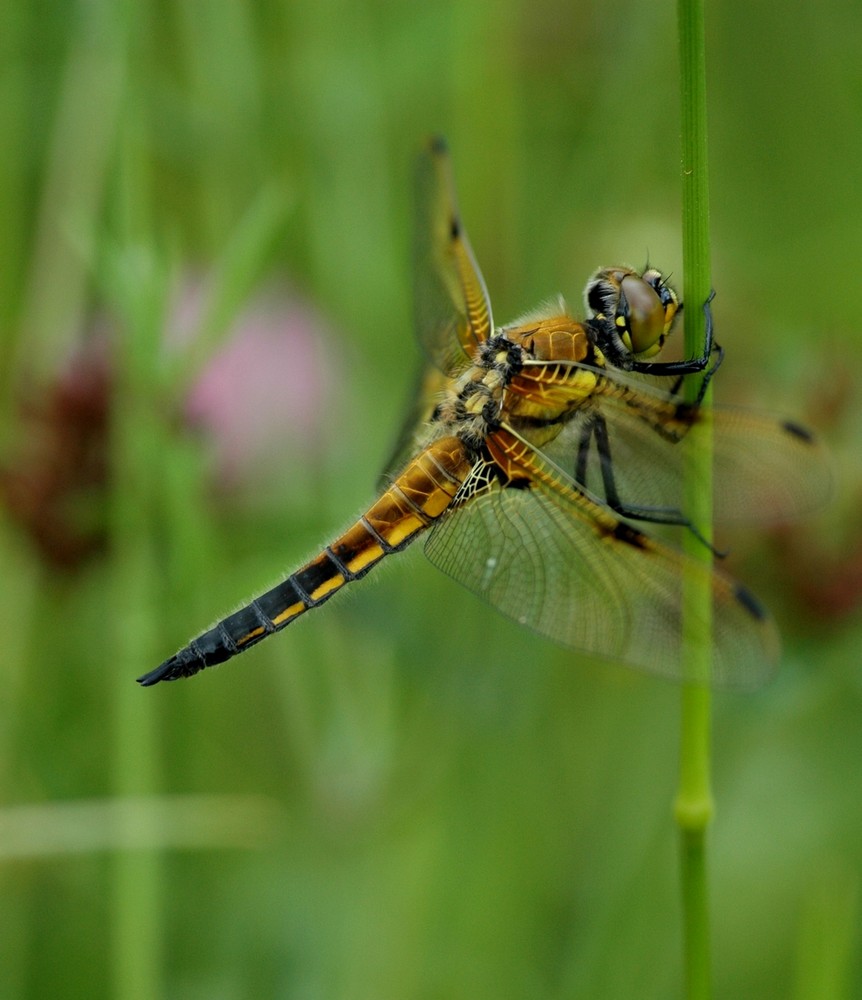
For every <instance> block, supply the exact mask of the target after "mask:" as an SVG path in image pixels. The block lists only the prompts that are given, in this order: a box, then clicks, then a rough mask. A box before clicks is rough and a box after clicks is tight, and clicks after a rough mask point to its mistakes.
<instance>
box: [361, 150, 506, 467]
mask: <svg viewBox="0 0 862 1000" xmlns="http://www.w3.org/2000/svg"><path fill="white" fill-rule="evenodd" d="M415 210H416V218H415V223H414V224H415V230H414V291H413V295H414V323H415V327H416V335H417V338H418V340H419V344H420V346H421V348H422V351H423V355H424V361H423V364H422V366H421V367H420V369H419V371H418V373H417V375H416V378H415V381H414V391H413V394H412V396H411V404H410V406H409V407H408V411H407V413H406V415H405V418H404V422H403V424H402V427H401V430H400V431H399V434H398V437H397V439H396V442H395V445H394V447H393V449H392V453H391V455H390V457H389V460H388V461H387V462H386V465H385V466H384V470H383V473H382V474H381V476H380V480H379V482H380V483H385V482H387V481H388V480H390V479H391V478H392V476H393V475H396V474H397V473H398V472H400V470H401V468H402V467H403V466H404V465H405V463H406V462H407V461H408V460H409V458H410V457H411V456H412V455H413V454H414V452H415V450H416V448H417V447H419V446H420V444H421V441H422V436H423V426H424V424H425V423H426V422H427V420H428V419H429V418H430V416H431V413H432V411H433V409H434V407H435V405H436V404H437V401H438V397H439V394H440V392H441V390H442V389H443V388H444V386H445V385H446V377H448V376H451V375H452V374H453V373H454V372H455V371H456V370H457V369H458V368H459V367H461V366H462V365H463V364H464V363H465V362H467V361H468V360H469V356H470V354H471V353H472V350H473V349H474V348H476V347H477V346H478V345H479V344H480V343H482V341H484V340H487V338H488V337H489V336H490V335H491V333H492V331H493V318H492V315H491V303H490V300H489V299H488V292H487V291H486V289H485V281H484V279H483V278H482V274H481V272H480V270H479V266H478V264H477V263H476V260H475V258H474V256H473V251H472V250H471V248H470V243H469V240H468V239H467V233H466V231H465V230H464V227H463V225H462V223H461V218H460V215H459V213H458V205H457V200H456V196H455V184H454V181H453V178H452V165H451V162H450V159H449V151H448V149H447V147H446V142H445V140H443V139H442V138H435V139H432V140H431V141H430V142H429V143H428V145H427V146H426V147H425V149H423V150H422V152H421V153H420V155H419V157H418V160H417V164H416V209H415ZM441 373H442V374H441Z"/></svg>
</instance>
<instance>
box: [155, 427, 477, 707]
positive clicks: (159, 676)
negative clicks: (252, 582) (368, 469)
mask: <svg viewBox="0 0 862 1000" xmlns="http://www.w3.org/2000/svg"><path fill="white" fill-rule="evenodd" d="M471 466H472V460H471V457H470V455H469V454H468V450H467V448H466V447H465V445H464V443H463V442H462V441H461V440H459V439H458V438H456V437H446V438H441V439H440V440H438V441H435V442H434V443H432V444H431V445H429V446H428V447H427V448H426V449H425V450H424V451H422V452H421V453H420V454H419V455H418V456H417V457H416V458H414V459H413V461H412V462H410V464H409V465H408V466H407V468H406V469H404V471H403V472H402V473H401V475H400V476H398V478H397V479H396V480H395V482H394V483H393V484H392V485H391V486H390V487H389V489H387V490H386V492H385V493H383V495H382V496H381V497H380V499H379V500H378V501H377V502H376V503H375V504H374V505H373V506H372V507H370V508H369V509H368V510H367V511H366V512H365V514H363V516H362V517H361V518H360V519H359V520H358V521H357V522H356V523H355V524H354V525H352V526H351V527H350V528H348V529H347V531H345V532H344V534H343V535H341V536H340V537H338V538H337V539H336V540H335V541H334V542H332V544H331V545H327V547H326V548H325V549H324V550H323V551H322V552H321V553H320V554H319V555H318V556H316V557H315V558H314V559H312V560H311V561H310V562H308V563H306V565H305V566H303V567H302V568H301V569H298V570H297V571H296V572H295V573H292V574H291V575H290V576H289V577H288V578H287V579H286V580H283V581H282V582H281V583H279V584H278V585H277V586H275V587H273V588H272V590H268V591H267V592H266V593H265V594H262V595H261V596H260V597H257V598H255V600H253V601H251V602H250V603H249V604H247V605H246V606H245V607H244V608H240V610H239V611H236V612H234V613H233V614H232V615H228V616H227V618H224V619H222V621H220V622H219V623H218V624H217V625H214V626H213V628H211V629H210V630H209V631H208V632H204V633H203V634H202V635H199V636H198V637H197V638H196V639H193V640H192V641H191V642H190V643H189V644H188V646H185V647H184V648H183V649H181V650H180V651H179V652H178V653H175V654H174V656H172V657H171V658H170V659H169V660H166V661H165V662H164V663H163V664H162V665H161V666H159V667H157V668H156V669H155V670H153V671H151V672H150V673H148V674H145V675H144V676H143V677H139V678H138V681H139V683H140V684H143V685H144V686H145V687H149V686H150V685H152V684H158V682H159V681H172V680H177V679H178V678H180V677H191V676H192V675H193V674H196V673H197V672H198V671H200V670H203V669H204V668H205V667H211V666H214V665H215V664H217V663H224V661H225V660H229V659H230V658H231V657H232V656H236V655H237V653H242V652H244V651H245V650H246V649H250V648H251V647H252V646H254V645H255V643H258V642H260V641H261V639H265V638H266V637H267V636H268V635H272V633H273V632H278V631H280V630H281V629H283V628H285V627H286V626H287V625H289V624H290V623H291V622H292V621H293V620H294V619H295V618H298V617H299V616H300V615H302V614H304V613H305V612H306V611H310V610H311V609H312V608H316V607H319V606H320V605H321V604H323V603H324V602H325V601H328V600H329V598H330V597H332V596H333V594H336V593H337V592H338V591H339V590H341V588H342V587H344V586H346V585H347V584H348V583H352V582H353V581H354V580H359V579H361V578H362V577H363V576H365V574H366V573H367V572H368V571H369V570H370V569H371V568H372V567H373V566H376V565H377V563H378V562H380V560H381V559H382V558H383V557H384V556H387V555H391V554H392V553H393V552H398V551H399V550H400V549H403V548H405V547H406V546H407V545H409V544H410V543H411V542H412V541H413V539H414V538H416V536H417V535H419V534H420V533H421V532H423V531H424V530H425V529H426V528H427V527H428V526H429V525H430V524H431V523H432V522H433V521H434V520H436V519H437V518H438V517H440V515H441V514H443V513H444V512H445V510H446V509H447V508H448V506H449V504H450V503H451V502H452V498H453V497H454V496H455V494H456V493H457V492H458V488H459V487H460V485H461V483H462V482H463V481H464V479H465V478H466V477H467V474H468V472H469V471H470V468H471Z"/></svg>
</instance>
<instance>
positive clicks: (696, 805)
mask: <svg viewBox="0 0 862 1000" xmlns="http://www.w3.org/2000/svg"><path fill="white" fill-rule="evenodd" d="M677 12H678V28H679V54H680V56H679V58H680V91H681V92H680V106H681V114H682V195H683V198H682V205H683V266H684V271H685V283H684V290H683V291H684V300H685V302H686V303H687V304H688V308H687V310H686V323H685V338H686V356H687V357H694V356H696V355H697V354H698V353H699V352H700V351H701V349H702V345H703V339H704V332H705V316H704V314H703V311H702V310H701V309H700V308H699V307H698V306H699V304H701V303H703V302H705V301H706V300H707V298H708V296H709V293H710V254H709V177H708V173H707V141H706V55H705V40H704V17H703V0H678V7H677ZM691 388H692V391H696V388H697V387H696V386H692V387H691ZM707 402H708V398H707ZM692 465H693V466H695V467H693V468H691V469H690V470H689V471H690V475H688V476H687V477H686V493H685V505H686V510H687V511H688V513H689V516H690V517H691V518H692V520H693V521H694V522H695V523H696V524H697V525H698V526H699V528H700V530H701V531H702V532H703V534H704V535H706V537H707V538H709V537H710V534H709V531H708V529H709V526H710V525H711V523H712V509H711V508H712V489H711V467H712V450H711V448H710V447H709V446H706V447H704V448H703V449H701V450H700V451H699V453H698V454H697V455H695V456H693V458H692ZM695 484H697V485H695ZM686 550H687V552H688V553H689V555H690V556H691V557H692V558H693V559H697V560H701V561H706V560H709V559H711V553H709V551H708V550H707V549H706V547H705V546H703V545H702V544H701V543H700V542H699V541H698V540H697V539H696V538H694V536H693V535H691V533H688V537H687V538H686ZM711 602H712V597H711V593H710V589H709V587H708V584H707V583H706V582H703V583H701V582H696V581H695V580H694V579H687V580H686V581H685V590H684V596H683V643H684V652H683V655H684V657H685V666H686V670H687V672H688V673H689V675H690V676H692V677H701V678H702V677H708V676H709V674H710V659H711V649H712V641H711V635H710V631H711V630H710V629H709V628H708V627H706V628H705V627H704V623H709V622H710V621H711V607H712V603H711ZM695 623H697V624H695ZM710 737H711V697H710V692H709V689H708V687H706V686H705V685H703V684H695V683H692V684H686V685H685V686H684V688H683V693H682V721H681V730H680V778H679V789H678V792H677V798H676V804H675V816H676V822H677V826H678V828H679V850H680V879H681V888H682V917H683V936H684V941H683V963H684V969H685V982H686V994H685V995H686V997H687V998H688V1000H705V998H708V997H709V996H710V995H711V961H710V921H709V884H708V877H707V839H706V833H707V829H708V827H709V824H710V821H711V819H712V815H713V811H714V810H713V799H712V789H711V783H710Z"/></svg>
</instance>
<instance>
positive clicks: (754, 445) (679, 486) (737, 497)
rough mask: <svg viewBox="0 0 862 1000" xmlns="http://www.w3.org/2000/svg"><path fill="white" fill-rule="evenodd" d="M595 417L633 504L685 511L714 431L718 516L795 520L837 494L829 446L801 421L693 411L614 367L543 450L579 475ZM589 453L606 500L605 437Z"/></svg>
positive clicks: (593, 483) (624, 496) (589, 474)
mask: <svg viewBox="0 0 862 1000" xmlns="http://www.w3.org/2000/svg"><path fill="white" fill-rule="evenodd" d="M570 367H575V368H577V367H580V366H570ZM527 374H529V368H528V369H527ZM597 416H600V417H601V418H602V419H603V420H604V422H605V425H606V427H607V438H608V440H607V444H608V449H607V453H606V455H605V463H606V465H607V464H608V460H609V467H610V470H611V473H612V475H613V479H614V482H615V484H616V488H617V494H618V497H619V499H620V500H621V501H622V502H623V504H625V505H626V506H631V505H635V506H642V507H656V508H672V509H676V510H681V511H684V510H685V501H684V492H683V490H684V477H685V475H686V472H685V469H686V463H687V458H688V456H689V455H690V454H691V453H692V452H693V451H695V452H700V451H701V450H702V449H703V448H704V447H705V446H706V444H705V439H706V437H707V436H708V434H709V432H711V435H712V448H713V504H714V516H715V519H716V520H717V521H722V522H732V521H748V522H752V523H779V522H782V521H787V520H790V519H792V518H794V517H797V516H799V515H800V514H803V513H805V512H807V511H811V510H814V509H816V508H817V507H818V506H820V505H822V504H823V503H825V501H826V500H827V499H828V497H829V494H830V492H831V488H832V473H831V468H830V463H829V460H828V455H827V453H826V450H825V449H824V448H823V446H822V445H821V444H820V442H819V441H818V440H817V439H816V437H815V436H814V435H813V433H812V432H811V431H809V430H807V429H806V428H804V427H802V426H800V425H799V424H796V423H795V422H793V421H789V420H784V419H782V418H780V417H775V416H772V415H769V414H761V413H756V412H752V411H748V410H743V409H733V408H730V407H714V408H707V407H700V408H697V409H691V408H689V407H686V406H685V405H684V404H682V403H681V400H680V398H679V397H678V396H673V395H670V394H668V393H666V392H663V391H661V390H660V389H657V388H653V387H652V386H649V385H645V384H641V383H640V382H639V381H638V380H636V379H633V378H628V377H626V376H625V375H622V374H620V373H617V372H614V371H608V372H607V373H606V375H605V376H604V377H603V378H602V379H601V380H600V383H599V385H598V387H597V389H596V391H595V392H594V393H593V395H592V397H591V398H590V400H589V401H588V402H587V404H586V405H585V406H584V407H583V408H582V409H581V410H578V411H575V413H574V414H573V416H572V419H571V420H570V421H569V422H568V423H566V424H565V425H563V427H562V429H561V431H560V433H559V434H558V435H557V436H556V437H555V438H553V439H552V440H549V441H547V442H545V443H544V444H543V445H542V446H541V451H542V453H543V454H544V455H546V456H547V457H548V458H549V459H550V460H551V461H552V462H553V463H554V465H556V466H558V467H559V468H561V469H562V470H563V471H565V472H566V473H568V475H570V476H574V475H575V471H576V468H577V461H578V456H579V454H580V453H581V449H582V447H583V443H584V440H585V435H589V431H590V426H591V424H592V422H594V421H595V419H596V417H597ZM586 455H587V459H588V460H587V462H586V465H585V468H586V478H585V482H584V485H586V487H587V488H588V489H589V490H590V491H591V492H592V493H594V494H596V495H597V496H599V497H601V498H602V499H608V498H607V495H606V489H605V485H606V484H605V479H604V478H603V474H602V473H603V467H602V459H603V455H602V449H601V447H600V446H599V444H598V441H597V439H595V438H593V439H592V440H591V441H589V447H588V450H587V452H586Z"/></svg>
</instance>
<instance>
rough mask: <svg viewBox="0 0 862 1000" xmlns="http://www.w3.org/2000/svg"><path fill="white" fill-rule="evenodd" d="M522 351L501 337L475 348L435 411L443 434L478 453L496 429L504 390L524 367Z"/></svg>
mask: <svg viewBox="0 0 862 1000" xmlns="http://www.w3.org/2000/svg"><path fill="white" fill-rule="evenodd" d="M524 359H525V351H524V348H522V347H519V346H518V345H517V344H514V343H513V342H512V341H511V340H509V339H508V338H506V337H505V336H503V335H502V334H499V333H498V334H495V335H494V336H493V337H489V338H488V339H487V340H486V341H484V342H483V343H482V344H480V345H479V347H478V348H477V350H476V356H475V362H474V363H473V364H472V365H470V367H469V368H467V369H466V371H465V372H464V373H463V374H462V375H461V377H460V378H458V379H457V381H456V382H455V384H454V385H453V387H452V388H451V389H450V390H449V391H448V393H447V394H446V397H445V398H444V399H443V401H442V402H441V403H440V405H439V406H438V407H437V409H436V411H435V417H436V420H437V422H438V423H439V424H440V425H441V430H442V431H444V432H445V433H446V434H454V435H455V436H457V437H459V438H460V439H461V440H462V441H463V442H464V443H465V444H467V445H468V447H469V448H470V449H471V450H474V451H478V449H479V448H480V447H481V446H482V443H483V442H484V441H485V438H487V436H488V435H489V434H491V433H493V431H495V430H496V429H497V428H498V427H499V426H500V414H501V413H502V411H503V402H504V398H505V393H506V388H507V387H508V385H509V383H510V382H511V381H512V379H513V378H514V377H515V376H516V375H517V374H518V373H519V372H520V371H521V369H522V368H523V367H524Z"/></svg>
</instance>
